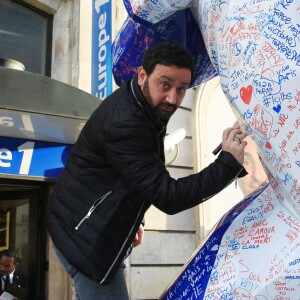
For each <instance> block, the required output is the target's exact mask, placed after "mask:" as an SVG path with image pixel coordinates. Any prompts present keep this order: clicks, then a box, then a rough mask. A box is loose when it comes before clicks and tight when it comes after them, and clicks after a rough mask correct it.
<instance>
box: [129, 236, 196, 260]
mask: <svg viewBox="0 0 300 300" xmlns="http://www.w3.org/2000/svg"><path fill="white" fill-rule="evenodd" d="M195 248H196V242H195V235H194V234H193V233H171V232H159V231H156V232H155V231H145V236H144V241H143V243H142V244H141V245H140V246H138V247H136V248H134V249H133V251H132V254H131V256H130V260H131V264H140V265H151V264H154V265H157V264H163V265H164V264H183V263H185V262H186V261H187V260H188V259H189V257H190V256H191V255H192V254H193V252H194V249H195Z"/></svg>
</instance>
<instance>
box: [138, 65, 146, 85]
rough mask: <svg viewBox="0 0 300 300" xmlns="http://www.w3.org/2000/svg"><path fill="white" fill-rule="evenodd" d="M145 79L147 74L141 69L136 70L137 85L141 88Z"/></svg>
mask: <svg viewBox="0 0 300 300" xmlns="http://www.w3.org/2000/svg"><path fill="white" fill-rule="evenodd" d="M146 78H147V73H146V71H145V70H144V68H143V67H139V68H138V84H139V86H143V84H144V82H145V80H146Z"/></svg>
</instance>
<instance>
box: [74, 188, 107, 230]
mask: <svg viewBox="0 0 300 300" xmlns="http://www.w3.org/2000/svg"><path fill="white" fill-rule="evenodd" d="M111 193H112V191H109V192H107V193H106V194H104V195H103V196H101V197H100V198H98V199H97V200H96V201H95V202H94V203H93V205H92V206H91V208H90V209H89V211H88V213H87V214H86V215H85V216H84V217H83V218H82V219H81V220H80V222H79V223H78V224H77V225H76V226H75V229H76V230H78V229H79V227H80V226H81V225H82V224H83V222H84V221H85V220H87V219H88V218H89V217H90V216H91V214H92V213H93V211H94V210H95V209H96V208H97V207H98V206H99V205H100V204H101V203H102V202H103V201H104V200H105V199H106V198H107V197H108V196H109V195H110V194H111Z"/></svg>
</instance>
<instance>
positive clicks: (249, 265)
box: [114, 0, 300, 300]
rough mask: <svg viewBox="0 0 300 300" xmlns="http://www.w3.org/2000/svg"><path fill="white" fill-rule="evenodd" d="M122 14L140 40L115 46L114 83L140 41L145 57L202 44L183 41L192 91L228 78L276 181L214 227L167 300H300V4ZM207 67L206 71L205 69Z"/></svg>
mask: <svg viewBox="0 0 300 300" xmlns="http://www.w3.org/2000/svg"><path fill="white" fill-rule="evenodd" d="M124 4H125V6H126V8H127V10H128V13H129V16H130V18H129V19H128V20H127V24H125V26H124V27H123V28H122V30H121V32H120V34H123V35H126V34H127V36H130V34H131V36H132V34H133V35H134V37H135V38H134V39H132V40H127V42H128V44H127V45H122V47H123V48H122V47H121V46H120V44H117V43H116V44H115V51H116V52H118V51H119V52H118V53H119V54H120V55H119V56H118V59H116V61H115V62H114V65H115V66H116V70H115V74H116V76H118V77H120V78H122V76H123V75H124V74H122V70H121V69H120V68H118V66H120V65H122V54H121V53H125V51H124V49H127V50H128V51H129V52H126V55H127V58H128V57H129V56H130V53H131V52H130V51H135V50H134V49H136V47H134V43H135V41H137V40H139V42H140V45H144V46H145V47H147V46H148V45H149V43H150V44H151V43H154V42H156V41H159V40H162V39H166V38H172V36H174V35H175V36H179V37H181V35H184V34H185V35H186V36H187V37H188V36H190V35H191V34H194V36H193V39H191V38H187V39H186V40H185V39H181V42H183V43H186V46H187V47H189V48H190V49H191V51H192V53H193V55H194V57H195V61H196V66H199V67H198V74H197V76H198V78H197V79H196V80H195V81H194V82H193V84H194V85H197V84H199V83H200V82H201V81H204V80H208V79H210V78H212V77H214V76H216V75H217V74H218V75H219V76H220V81H221V86H222V89H223V91H224V93H225V95H226V96H227V99H228V103H229V105H230V106H231V107H232V109H233V111H234V112H235V114H236V116H237V119H238V121H239V123H240V124H241V126H242V127H243V128H244V130H246V131H247V133H248V134H249V136H250V137H251V138H252V140H253V142H254V143H255V145H256V146H257V149H258V152H259V155H260V157H261V160H262V162H263V164H264V165H265V167H266V170H267V171H268V173H269V183H268V184H267V185H265V186H264V187H263V188H260V189H258V190H257V191H256V192H255V193H253V194H251V195H250V196H248V197H247V198H245V199H244V200H242V201H241V202H240V203H238V204H237V205H236V206H235V207H233V208H232V209H231V210H230V211H229V212H228V213H227V214H226V215H224V216H223V218H222V219H221V220H220V222H218V223H217V224H216V226H215V228H214V229H213V230H212V231H211V233H210V234H209V235H208V237H207V239H206V241H204V242H203V243H202V244H201V245H200V246H199V248H198V249H197V250H196V252H195V253H194V255H193V256H192V257H191V258H190V260H189V261H188V262H187V263H186V264H185V266H184V267H183V269H182V271H181V272H180V274H179V275H178V276H177V277H176V278H175V279H174V282H172V283H171V284H170V286H169V287H168V288H167V289H166V291H165V292H164V294H163V295H162V296H161V299H168V300H170V299H253V300H254V299H256V300H263V299H285V300H286V299H293V300H294V299H299V279H300V242H299V235H300V184H299V182H300V113H299V112H300V88H299V79H300V21H299V20H300V3H299V1H297V0H245V1H236V0H198V1H195V0H193V1H192V0H170V1H150V0H148V1H147V0H144V1H141V0H139V1H138V0H136V1H135V0H131V1H126V0H124ZM179 14H180V18H178V15H179ZM183 16H184V18H183ZM179 19H180V22H181V24H180V26H177V27H176V24H177V23H178V22H179ZM168 22H173V23H172V24H173V25H174V26H173V27H172V28H173V29H174V30H175V33H174V32H173V33H172V32H168V36H164V34H163V32H164V30H163V28H166V27H164V26H166V24H167V23H168ZM183 23H184V24H185V25H183ZM182 26H186V27H185V28H189V30H188V31H185V30H182V29H180V28H182ZM189 26H191V27H189ZM167 28H171V27H167ZM127 30H128V31H127ZM129 32H130V34H129ZM145 33H146V36H147V37H148V39H146V40H145V39H143V37H145ZM195 40H197V41H198V42H197V47H196V46H195V44H193V42H192V41H195ZM117 41H118V38H117ZM120 43H121V41H120ZM126 47H127V48H126ZM141 51H142V50H141ZM133 57H135V56H133ZM201 61H202V62H205V63H204V64H203V65H202V67H201V68H200V66H201ZM136 63H137V62H136ZM203 66H205V67H203ZM133 67H134V66H133ZM133 69H134V68H133ZM127 75H128V74H127ZM129 76H130V74H129Z"/></svg>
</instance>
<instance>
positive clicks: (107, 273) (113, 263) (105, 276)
mask: <svg viewBox="0 0 300 300" xmlns="http://www.w3.org/2000/svg"><path fill="white" fill-rule="evenodd" d="M144 205H145V201H144V203H143V205H142V207H141V209H140V210H139V213H138V214H137V217H136V218H135V221H134V223H133V225H132V227H131V229H130V231H129V234H128V235H127V237H126V239H125V241H124V243H123V245H122V247H121V249H120V251H119V252H118V254H117V256H116V258H115V259H114V261H113V262H112V264H111V266H110V267H109V269H108V271H107V272H106V274H105V275H104V277H103V279H102V280H101V281H100V284H102V283H103V282H104V281H105V279H106V278H107V276H108V275H109V273H110V271H111V269H112V268H113V266H114V265H115V263H116V261H117V259H118V258H119V256H120V254H121V253H122V251H123V249H124V247H125V245H126V243H127V241H128V238H129V237H130V235H131V233H132V231H133V228H134V227H135V224H136V222H137V220H138V218H139V216H140V215H141V212H142V210H143V208H144Z"/></svg>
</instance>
